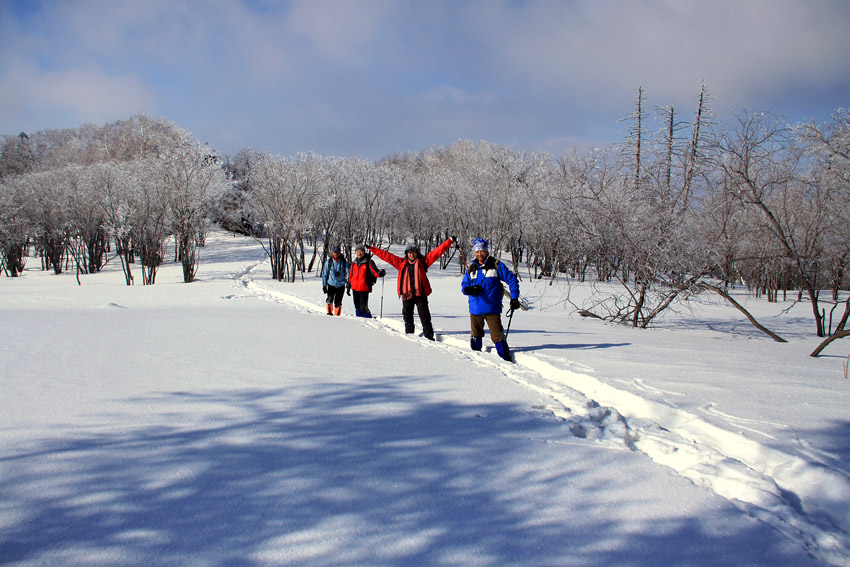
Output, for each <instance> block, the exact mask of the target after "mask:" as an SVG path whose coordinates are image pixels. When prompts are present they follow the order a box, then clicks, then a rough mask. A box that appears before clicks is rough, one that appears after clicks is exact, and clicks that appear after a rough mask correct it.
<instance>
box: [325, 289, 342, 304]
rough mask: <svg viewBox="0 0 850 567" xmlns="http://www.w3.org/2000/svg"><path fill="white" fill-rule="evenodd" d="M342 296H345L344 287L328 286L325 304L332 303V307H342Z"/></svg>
mask: <svg viewBox="0 0 850 567" xmlns="http://www.w3.org/2000/svg"><path fill="white" fill-rule="evenodd" d="M343 295H345V286H342V287H334V286H332V285H329V286H328V297H327V298H326V299H325V303H333V304H334V307H342V296H343Z"/></svg>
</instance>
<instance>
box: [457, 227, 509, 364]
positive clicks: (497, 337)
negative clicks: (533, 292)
mask: <svg viewBox="0 0 850 567" xmlns="http://www.w3.org/2000/svg"><path fill="white" fill-rule="evenodd" d="M472 252H473V253H474V254H475V260H473V261H472V263H470V264H469V268H468V269H467V270H466V274H465V275H464V276H463V281H462V282H461V290H462V291H463V293H464V295H468V296H469V320H470V323H471V326H472V338H471V339H470V341H469V344H470V346H471V347H472V350H481V345H482V341H483V339H484V323H485V322H486V323H487V328H488V329H490V339H491V340H492V341H493V344H494V345H495V346H496V352H498V353H499V356H501V357H502V358H504V359H505V360H511V350H510V348H509V347H508V343H507V339H506V338H505V330H504V328H503V327H502V295H503V292H502V282H505V283H506V284H508V288H510V292H511V310H514V309H519V306H520V303H519V281H518V280H517V277H516V275H514V273H513V272H512V271H510V270H509V269H508V267H507V266H505V265H504V264H503V263H502V262H500V261H499V260H496V259H495V258H494V257H492V256H490V252H489V247H488V244H487V241H486V240H484V239H482V238H476V239H475V242H473V243H472Z"/></svg>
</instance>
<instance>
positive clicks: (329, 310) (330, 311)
mask: <svg viewBox="0 0 850 567" xmlns="http://www.w3.org/2000/svg"><path fill="white" fill-rule="evenodd" d="M325 307H327V308H328V315H333V314H334V313H333V304H332V303H325Z"/></svg>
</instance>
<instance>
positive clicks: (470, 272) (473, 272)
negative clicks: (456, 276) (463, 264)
mask: <svg viewBox="0 0 850 567" xmlns="http://www.w3.org/2000/svg"><path fill="white" fill-rule="evenodd" d="M502 282H505V283H506V284H508V287H509V288H510V290H511V299H518V298H519V281H517V279H516V276H515V275H514V273H513V272H512V271H510V270H509V269H508V267H507V266H505V265H504V264H503V263H501V262H500V261H498V260H496V259H495V258H493V257H492V256H488V257H487V260H486V261H485V262H484V265H483V266H482V265H481V264H479V263H478V260H474V261H473V262H472V263H471V264H470V265H469V268H468V269H467V271H466V274H465V275H464V276H463V281H462V282H461V284H460V286H461V287H460V289H461V291H463V292H464V293H466V291H465V289H466V288H467V287H469V286H473V285H480V286H481V287H482V288H484V290H483V291H482V292H481V293H479V294H478V295H470V296H469V312H470V313H471V314H473V315H489V314H491V313H501V312H502Z"/></svg>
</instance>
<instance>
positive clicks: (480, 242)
mask: <svg viewBox="0 0 850 567" xmlns="http://www.w3.org/2000/svg"><path fill="white" fill-rule="evenodd" d="M489 248H490V247H489V245H488V244H487V241H486V240H484V239H483V238H476V239H475V242H473V243H472V251H473V252H478V251H479V250H484V251H485V252H488V251H489Z"/></svg>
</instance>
